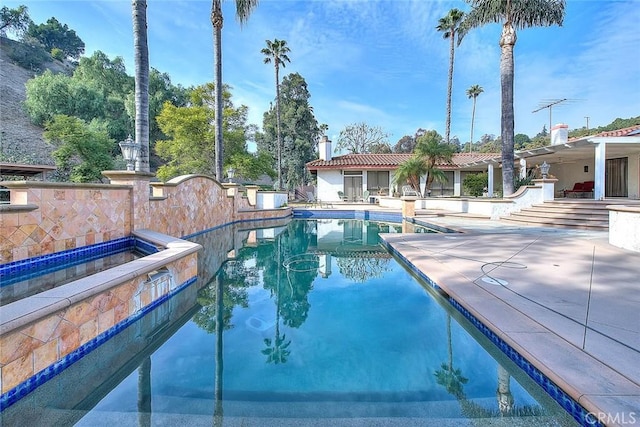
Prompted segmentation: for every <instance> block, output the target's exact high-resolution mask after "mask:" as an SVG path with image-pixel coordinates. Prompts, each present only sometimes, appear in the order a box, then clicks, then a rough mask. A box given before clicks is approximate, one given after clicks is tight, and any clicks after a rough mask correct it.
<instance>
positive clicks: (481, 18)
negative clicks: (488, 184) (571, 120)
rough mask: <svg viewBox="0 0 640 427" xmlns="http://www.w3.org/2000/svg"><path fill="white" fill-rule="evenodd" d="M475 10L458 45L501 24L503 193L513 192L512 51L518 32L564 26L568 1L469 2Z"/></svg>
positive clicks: (493, 0)
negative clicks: (478, 29) (477, 31)
mask: <svg viewBox="0 0 640 427" xmlns="http://www.w3.org/2000/svg"><path fill="white" fill-rule="evenodd" d="M466 1H467V3H469V4H470V5H471V7H472V9H471V11H469V12H468V13H467V15H466V16H465V19H464V21H463V23H462V26H461V29H460V32H459V35H458V42H460V41H461V40H462V38H463V37H464V35H465V33H466V32H467V31H468V30H469V29H471V28H476V27H481V26H483V25H486V24H490V23H502V33H501V35H500V51H501V53H500V86H501V91H502V95H501V98H502V100H501V104H502V114H501V138H502V190H503V195H505V196H508V195H510V194H513V192H514V174H515V172H514V171H515V164H514V157H515V156H514V140H513V139H514V114H513V78H514V63H513V48H514V46H515V44H516V38H517V37H516V29H523V28H528V27H533V26H550V25H554V24H556V25H562V22H563V20H564V13H565V0H503V1H495V0H466Z"/></svg>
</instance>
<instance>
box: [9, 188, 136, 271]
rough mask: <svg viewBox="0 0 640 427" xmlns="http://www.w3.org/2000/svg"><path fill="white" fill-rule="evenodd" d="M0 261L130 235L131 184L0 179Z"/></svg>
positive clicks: (20, 258) (14, 259)
mask: <svg viewBox="0 0 640 427" xmlns="http://www.w3.org/2000/svg"><path fill="white" fill-rule="evenodd" d="M2 185H4V186H6V187H8V188H10V189H11V205H4V206H2V208H3V210H2V211H0V216H1V217H0V264H5V263H8V262H12V261H19V260H22V259H27V258H32V257H35V256H38V255H45V254H50V253H54V252H59V251H63V250H67V249H74V248H77V247H82V246H86V245H92V244H94V243H101V242H105V241H108V240H114V239H118V238H120V237H125V236H128V235H129V234H131V188H129V187H126V186H115V185H107V184H94V185H91V184H82V185H81V184H68V183H50V182H31V181H30V182H25V181H19V182H2Z"/></svg>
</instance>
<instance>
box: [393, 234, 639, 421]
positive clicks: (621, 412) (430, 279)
mask: <svg viewBox="0 0 640 427" xmlns="http://www.w3.org/2000/svg"><path fill="white" fill-rule="evenodd" d="M467 236H469V234H467ZM381 238H382V239H383V242H384V243H383V245H384V246H385V247H387V248H388V250H390V252H392V253H393V254H394V255H396V256H397V257H398V258H399V259H400V260H402V262H403V263H404V264H406V266H407V267H408V268H410V269H411V270H412V271H414V272H415V273H416V274H417V275H418V276H419V277H421V278H422V279H423V280H424V281H425V282H426V283H427V284H428V285H430V286H432V287H434V288H435V289H437V290H439V291H440V292H444V293H445V294H446V296H447V297H448V299H449V302H450V303H451V304H452V305H453V306H454V307H455V308H456V309H457V310H458V311H460V312H461V313H462V314H463V315H464V316H465V317H466V318H467V319H468V320H470V321H471V322H472V323H473V324H474V325H475V326H476V327H477V328H478V329H479V330H480V332H481V333H483V334H484V335H485V336H487V337H488V338H489V339H490V340H491V341H493V342H494V344H496V345H497V346H498V347H499V348H500V349H501V350H502V351H503V352H504V353H505V354H506V355H507V356H508V357H509V358H510V359H512V360H513V361H514V362H516V363H517V364H518V365H519V366H520V367H521V368H522V369H523V370H524V371H525V372H526V373H527V374H528V375H529V376H530V377H531V378H533V379H534V380H535V381H536V382H538V383H539V384H540V385H541V386H542V387H543V388H545V390H546V391H549V389H551V390H553V389H554V388H557V389H558V391H559V392H560V394H558V393H557V392H556V391H552V393H550V394H552V397H554V398H555V399H556V401H558V403H560V404H561V405H562V406H563V407H564V408H565V409H566V410H567V411H568V412H569V413H570V414H572V415H574V418H576V420H577V421H578V422H580V423H581V424H582V425H604V424H605V423H601V422H600V421H601V420H603V419H604V420H607V423H606V425H625V424H627V425H628V424H629V421H631V420H633V422H635V421H637V420H638V418H640V413H639V412H638V411H637V407H635V406H634V404H633V400H634V397H635V398H636V400H637V397H638V396H640V386H638V384H636V383H635V382H633V381H631V380H630V379H628V378H627V377H625V376H624V375H622V374H621V373H619V372H617V371H616V370H614V369H612V368H611V367H609V366H607V365H606V364H604V363H603V362H601V361H599V360H598V359H596V358H595V357H593V356H591V355H589V354H587V353H585V352H584V351H580V349H578V348H576V347H575V346H574V345H572V344H571V343H569V342H568V341H566V340H565V339H564V338H563V337H561V336H559V335H557V334H556V333H555V332H554V331H553V330H551V329H549V328H548V327H546V326H544V325H542V324H540V323H537V322H536V321H535V320H534V319H531V318H530V317H528V316H526V315H525V314H523V313H522V312H520V311H519V310H518V309H517V308H515V307H513V306H511V305H509V304H507V303H506V302H504V301H502V300H500V299H498V298H495V297H493V295H491V294H487V293H485V292H482V288H478V287H475V286H469V284H470V283H472V281H471V279H470V278H468V277H466V276H465V275H464V273H462V272H459V271H453V270H452V269H450V268H448V267H447V266H441V265H439V264H440V263H439V262H438V261H437V259H436V258H433V257H432V256H430V255H428V254H425V253H417V252H416V251H415V249H416V248H415V246H413V247H409V246H408V245H406V243H407V242H405V238H406V236H404V237H403V236H402V235H382V236H381ZM411 243H416V242H411ZM422 243H425V241H423V242H422ZM403 244H405V245H404V246H406V247H404V248H403ZM426 263H429V266H430V267H432V268H429V274H427V273H426V272H425V269H424V268H421V266H422V267H424V265H426ZM478 305H479V306H480V307H479V308H478V307H477V306H478ZM528 335H529V336H528ZM530 335H535V338H532V337H531V336H530ZM534 343H535V344H536V345H532V344H534ZM567 366H572V368H573V370H574V371H576V372H572V373H570V374H569V375H567ZM563 371H564V372H563ZM580 374H582V375H584V378H590V379H593V378H594V377H596V378H595V380H593V382H594V384H597V385H598V387H593V388H592V389H585V388H584V384H576V383H575V382H574V381H572V377H571V375H573V379H575V376H576V375H580ZM549 381H550V382H551V384H548V382H549ZM562 394H566V397H568V398H569V399H570V400H572V401H573V402H575V403H577V404H578V405H580V406H581V407H582V408H583V411H582V413H576V411H578V412H579V408H575V407H574V406H573V405H572V404H571V402H569V401H568V400H567V399H566V397H565V396H563V395H562ZM556 396H557V397H558V398H556ZM576 415H577V416H576ZM625 415H626V419H625ZM629 417H631V418H629Z"/></svg>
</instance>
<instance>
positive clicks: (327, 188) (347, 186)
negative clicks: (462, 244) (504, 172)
mask: <svg viewBox="0 0 640 427" xmlns="http://www.w3.org/2000/svg"><path fill="white" fill-rule="evenodd" d="M318 146H319V150H320V159H318V160H314V161H311V162H309V163H307V169H308V170H309V172H311V174H312V175H315V176H316V182H317V195H316V196H317V198H318V199H320V200H323V201H328V202H329V201H336V202H337V201H341V197H340V194H344V198H345V199H346V200H347V201H360V200H362V195H363V193H364V191H369V194H370V196H371V200H369V201H373V200H374V199H375V197H376V196H378V195H380V196H385V195H391V196H393V195H394V194H395V195H398V196H399V195H401V194H400V192H401V189H400V188H398V185H394V179H393V176H394V173H395V170H396V169H397V168H398V166H399V165H400V164H402V163H403V162H405V161H406V160H408V159H409V158H410V157H411V156H412V155H411V154H346V155H342V156H336V157H332V148H331V141H330V140H329V139H328V138H327V137H326V136H325V137H323V138H322V140H321V141H320V143H319V144H318ZM496 156H497V157H498V158H499V157H500V156H499V155H497V154H495V153H493V154H491V153H489V154H487V153H456V154H454V156H453V158H452V160H451V162H449V163H444V164H440V165H437V167H438V168H439V169H440V170H442V171H443V172H444V173H445V175H446V177H447V181H446V182H444V183H438V182H434V183H433V184H432V186H431V195H432V196H434V197H435V196H461V195H464V190H463V188H462V181H463V180H464V177H465V176H466V175H467V174H469V173H481V172H486V171H487V170H490V171H491V175H490V176H491V178H492V179H490V181H492V180H495V179H501V178H500V175H499V171H494V170H493V165H494V164H495V165H497V162H496V161H495V160H494V159H495V158H496ZM467 165H469V166H467ZM420 184H421V192H422V193H424V187H425V180H424V177H423V178H422V180H421V183H420ZM400 187H402V185H400Z"/></svg>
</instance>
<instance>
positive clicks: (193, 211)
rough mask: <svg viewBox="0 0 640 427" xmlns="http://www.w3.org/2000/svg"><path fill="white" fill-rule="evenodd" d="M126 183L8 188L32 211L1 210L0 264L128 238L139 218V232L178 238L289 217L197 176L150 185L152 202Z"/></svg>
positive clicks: (143, 189) (144, 190)
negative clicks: (158, 194) (155, 195)
mask: <svg viewBox="0 0 640 427" xmlns="http://www.w3.org/2000/svg"><path fill="white" fill-rule="evenodd" d="M129 185H131V186H132V187H133V188H126V187H124V186H123V185H82V184H73V185H72V184H60V185H57V186H56V185H54V184H52V183H35V182H33V183H28V185H27V186H26V188H20V189H19V190H18V191H15V190H13V189H12V197H13V195H14V194H19V198H20V200H21V203H22V204H26V203H28V204H30V205H35V206H37V209H35V210H26V209H25V210H23V211H18V212H16V211H4V212H2V216H1V218H0V221H1V223H0V264H6V263H10V262H14V261H19V260H25V259H29V258H33V257H36V256H40V255H46V254H51V253H55V252H61V251H65V250H69V249H74V248H78V247H83V246H88V245H93V244H96V243H101V242H106V241H109V240H115V239H118V238H121V237H126V236H129V235H130V234H131V232H132V230H133V221H134V218H138V219H137V221H142V219H144V221H142V222H141V223H140V224H137V225H136V228H138V229H139V228H149V229H152V230H155V231H158V232H160V233H164V234H168V235H171V236H176V237H181V236H186V235H190V234H193V233H196V232H199V231H202V230H207V229H211V228H213V227H216V226H220V225H223V224H227V223H233V222H235V221H244V220H257V219H268V218H280V217H283V216H287V215H290V214H291V209H284V210H282V209H277V210H256V209H255V207H253V206H251V205H250V204H249V201H248V199H247V198H246V197H243V196H240V195H239V196H237V197H229V196H227V189H225V188H223V187H221V186H220V184H218V183H217V181H215V180H214V179H212V178H209V177H206V176H202V175H194V176H189V177H180V178H178V179H176V181H175V182H171V181H170V182H169V183H167V184H160V185H158V184H155V187H157V188H162V191H163V193H164V196H165V197H166V198H164V199H152V200H151V201H149V200H148V199H146V200H141V199H140V195H141V194H142V195H146V194H149V188H148V185H149V183H148V181H143V180H133V181H132V182H130V183H129ZM134 199H135V200H134ZM134 202H136V206H132V205H133V203H134ZM12 203H13V202H12ZM283 211H284V213H283ZM134 213H135V217H134ZM141 218H142V219H141Z"/></svg>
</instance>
